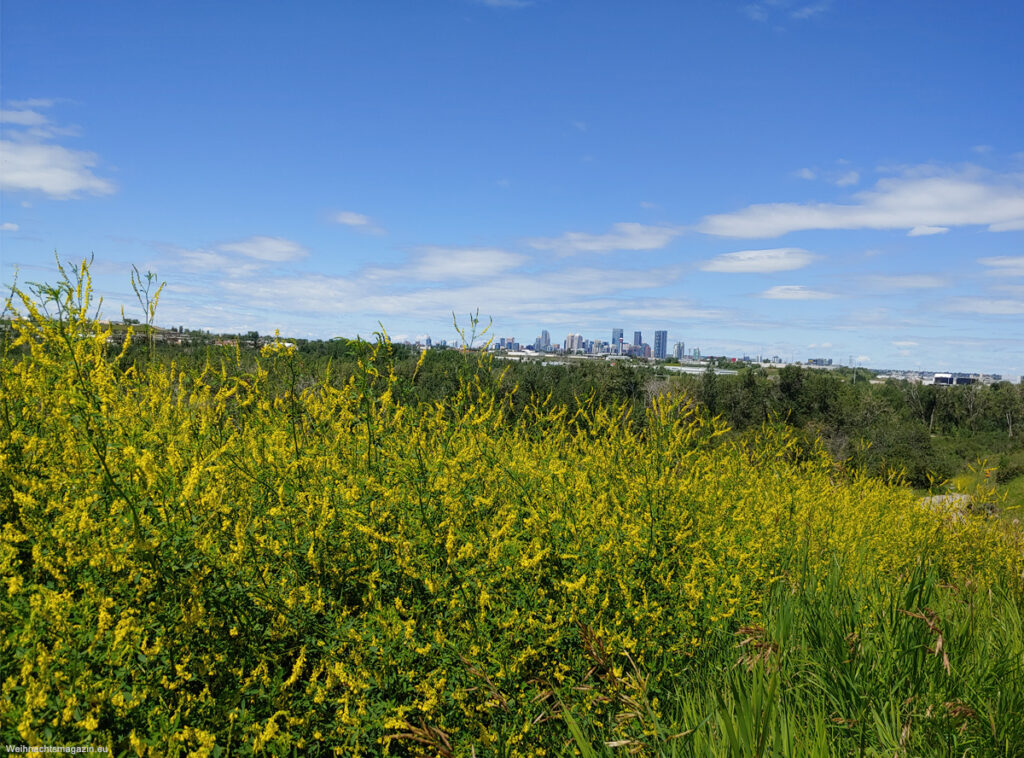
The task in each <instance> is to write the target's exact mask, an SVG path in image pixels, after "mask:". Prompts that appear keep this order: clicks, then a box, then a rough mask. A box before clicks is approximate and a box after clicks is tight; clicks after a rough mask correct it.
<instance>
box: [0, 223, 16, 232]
mask: <svg viewBox="0 0 1024 758" xmlns="http://www.w3.org/2000/svg"><path fill="white" fill-rule="evenodd" d="M20 228H21V227H20V226H18V225H17V224H15V223H14V222H13V221H5V222H4V223H2V224H0V232H16V231H18V230H19V229H20Z"/></svg>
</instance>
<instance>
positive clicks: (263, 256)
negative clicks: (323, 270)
mask: <svg viewBox="0 0 1024 758" xmlns="http://www.w3.org/2000/svg"><path fill="white" fill-rule="evenodd" d="M218 250H222V251H224V252H228V253H238V254H239V255H244V256H246V257H247V258H254V259H256V260H258V261H267V262H271V263H282V262H285V261H295V260H298V259H300V258H305V257H306V256H307V255H308V254H309V251H308V250H306V248H304V247H303V246H302V245H300V244H299V243H298V242H293V241H292V240H289V239H285V238H284V237H262V236H254V237H247V238H245V239H243V240H238V241H237V242H225V243H224V244H221V245H219V246H218Z"/></svg>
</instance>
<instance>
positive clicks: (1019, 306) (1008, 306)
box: [945, 297, 1024, 316]
mask: <svg viewBox="0 0 1024 758" xmlns="http://www.w3.org/2000/svg"><path fill="white" fill-rule="evenodd" d="M945 309H946V310H948V311H953V312H955V313H978V314H981V315H988V316H1020V315H1024V300H1009V299H1006V300H999V299H994V298H988V297H957V298H953V299H952V300H950V301H949V302H948V303H947V304H946V308H945Z"/></svg>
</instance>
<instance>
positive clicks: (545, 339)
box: [540, 329, 551, 350]
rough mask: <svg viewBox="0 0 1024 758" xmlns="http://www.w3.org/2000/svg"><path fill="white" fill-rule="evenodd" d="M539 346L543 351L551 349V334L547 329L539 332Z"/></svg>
mask: <svg viewBox="0 0 1024 758" xmlns="http://www.w3.org/2000/svg"><path fill="white" fill-rule="evenodd" d="M540 346H541V347H542V348H544V349H545V350H548V349H550V348H551V332H549V331H548V330H547V329H541V330H540Z"/></svg>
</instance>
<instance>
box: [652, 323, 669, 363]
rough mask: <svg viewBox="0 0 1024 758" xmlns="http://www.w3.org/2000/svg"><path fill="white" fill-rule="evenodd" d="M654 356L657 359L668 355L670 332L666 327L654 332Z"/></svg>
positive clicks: (662, 358)
mask: <svg viewBox="0 0 1024 758" xmlns="http://www.w3.org/2000/svg"><path fill="white" fill-rule="evenodd" d="M654 357H655V359H656V360H664V359H665V358H667V357H668V332H667V331H665V330H664V329H660V330H658V331H656V332H655V333H654Z"/></svg>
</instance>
